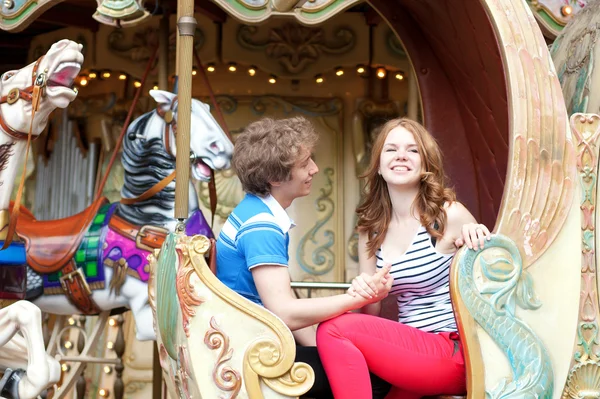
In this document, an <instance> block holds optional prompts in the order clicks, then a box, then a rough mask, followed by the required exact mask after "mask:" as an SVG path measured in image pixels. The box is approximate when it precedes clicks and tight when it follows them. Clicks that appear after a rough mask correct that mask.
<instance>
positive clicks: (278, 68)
mask: <svg viewBox="0 0 600 399" xmlns="http://www.w3.org/2000/svg"><path fill="white" fill-rule="evenodd" d="M368 37H369V32H368V26H367V25H366V24H365V23H364V18H363V17H362V16H361V15H355V14H344V15H343V16H340V17H339V18H335V19H333V20H331V21H328V23H327V24H324V25H321V26H319V27H308V26H304V25H300V24H299V23H297V22H293V21H289V20H281V19H278V20H270V21H267V22H266V23H264V24H262V25H260V26H248V25H243V24H240V23H239V22H237V21H235V20H231V19H229V20H228V21H227V22H226V23H225V24H224V25H223V42H224V43H228V45H227V46H223V49H222V52H223V61H225V62H240V61H241V60H244V62H250V63H252V64H254V65H256V66H258V67H259V68H260V69H261V70H264V71H267V72H268V73H272V74H275V75H277V76H280V77H293V78H294V79H302V78H311V79H312V78H313V76H314V75H315V74H317V73H321V72H323V71H324V70H327V69H333V68H335V67H336V66H352V67H354V66H355V65H356V64H361V63H362V64H364V63H367V62H368V59H369V54H368V48H369V44H368Z"/></svg>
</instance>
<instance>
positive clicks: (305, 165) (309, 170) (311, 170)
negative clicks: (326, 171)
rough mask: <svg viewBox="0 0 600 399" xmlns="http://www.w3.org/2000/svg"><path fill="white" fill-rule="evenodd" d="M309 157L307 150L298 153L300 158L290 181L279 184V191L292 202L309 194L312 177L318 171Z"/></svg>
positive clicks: (309, 153) (293, 169)
mask: <svg viewBox="0 0 600 399" xmlns="http://www.w3.org/2000/svg"><path fill="white" fill-rule="evenodd" d="M311 155H312V154H311V152H310V151H309V150H307V149H303V150H302V151H300V156H299V157H298V160H297V161H296V163H295V164H294V166H293V168H292V173H291V177H290V180H288V181H285V182H281V183H280V189H281V190H282V191H283V192H285V193H286V196H287V197H289V198H291V199H292V200H293V199H296V198H299V197H304V196H307V195H308V194H310V188H311V187H312V179H313V176H314V175H315V174H316V173H317V172H318V171H319V168H318V167H317V164H316V163H315V161H313V159H312V156H311Z"/></svg>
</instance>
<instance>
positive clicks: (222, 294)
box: [148, 234, 314, 399]
mask: <svg viewBox="0 0 600 399" xmlns="http://www.w3.org/2000/svg"><path fill="white" fill-rule="evenodd" d="M210 247H211V243H210V241H209V240H208V239H207V238H206V237H204V236H200V235H198V236H193V237H188V236H185V235H176V234H170V235H169V236H168V237H167V239H166V240H165V243H164V244H163V247H162V249H161V250H160V253H159V251H158V250H157V251H156V253H155V255H154V256H150V264H151V266H152V268H151V274H150V280H149V282H148V283H149V285H148V289H149V301H150V306H151V307H152V310H153V313H154V321H155V323H154V327H155V331H156V335H157V345H158V352H159V357H160V363H161V367H162V370H163V376H164V379H165V381H166V384H167V387H168V389H169V392H170V394H171V397H174V398H181V397H194V398H218V397H222V396H224V395H226V396H227V397H237V398H265V399H270V398H297V397H300V396H302V395H303V394H304V393H306V392H307V391H308V390H309V389H310V387H311V386H312V384H313V383H314V372H313V370H312V368H311V367H310V366H309V365H307V364H304V363H295V362H294V358H295V352H296V346H295V342H294V337H293V336H292V333H291V331H290V330H289V329H288V328H287V326H286V325H285V324H284V323H283V322H282V321H281V320H280V319H279V318H278V317H277V316H275V315H274V314H272V313H271V312H269V311H268V310H267V309H265V308H263V307H261V306H258V305H256V304H255V303H252V302H251V301H248V300H247V299H245V298H243V297H241V296H240V295H238V294H237V293H235V292H233V291H232V290H230V289H229V288H227V287H226V286H225V285H224V284H222V283H221V282H220V281H219V280H218V279H217V277H216V276H215V275H214V273H213V272H212V271H211V270H210V268H209V267H208V265H207V263H206V261H205V258H204V257H205V254H206V253H207V252H208V251H209V249H210ZM213 259H214V258H213Z"/></svg>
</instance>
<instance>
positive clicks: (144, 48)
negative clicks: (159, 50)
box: [29, 14, 218, 79]
mask: <svg viewBox="0 0 600 399" xmlns="http://www.w3.org/2000/svg"><path fill="white" fill-rule="evenodd" d="M160 18H161V17H160V16H156V17H151V18H149V19H148V22H147V23H146V24H144V25H143V26H136V27H134V28H130V29H119V28H114V27H112V26H107V25H99V27H98V30H97V32H96V34H95V40H94V39H93V38H94V33H93V32H91V31H90V30H88V29H75V28H68V29H60V30H56V31H53V32H49V33H46V34H44V35H40V36H37V37H35V38H34V39H33V40H32V41H31V51H30V57H29V59H30V60H34V59H36V57H37V56H38V55H39V54H42V53H43V51H44V49H48V48H49V47H50V46H51V45H52V43H54V42H56V41H57V40H59V39H63V38H69V39H71V40H75V41H77V42H79V43H82V44H83V45H84V55H85V56H86V57H85V63H84V69H97V70H112V71H115V72H116V71H119V72H124V73H126V74H129V75H131V76H134V77H137V78H139V77H141V76H142V74H143V72H144V68H145V66H146V63H147V62H148V60H149V59H150V56H151V55H152V52H153V51H154V49H155V48H156V46H157V45H158V26H159V23H160ZM196 19H197V20H198V26H197V28H196V37H195V40H194V42H195V46H196V50H197V51H198V55H199V56H200V58H201V59H202V62H203V63H208V62H215V61H216V60H217V54H218V51H217V45H218V42H217V40H214V38H216V37H218V26H217V25H216V24H214V23H213V22H212V20H211V19H209V18H208V17H207V16H204V15H200V14H198V15H196ZM176 29H177V27H176V16H175V15H173V16H171V18H170V35H169V70H170V71H171V74H174V73H175V42H176ZM156 74H157V66H155V67H154V68H153V69H152V70H151V72H150V79H153V77H154V76H156Z"/></svg>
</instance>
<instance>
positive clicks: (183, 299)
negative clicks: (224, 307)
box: [177, 245, 204, 338]
mask: <svg viewBox="0 0 600 399" xmlns="http://www.w3.org/2000/svg"><path fill="white" fill-rule="evenodd" d="M182 247H183V245H182V246H180V245H178V246H177V255H178V257H179V265H180V266H179V269H178V270H177V296H178V297H179V306H180V308H181V317H182V319H183V320H182V322H183V330H184V331H185V335H186V337H188V338H189V337H190V320H191V319H192V317H194V316H195V315H196V310H195V309H194V306H199V305H201V304H202V303H204V299H203V298H201V297H200V296H199V295H198V294H197V293H196V290H195V289H194V286H193V285H192V284H191V283H190V278H191V277H192V275H193V274H194V273H195V271H194V267H193V266H192V264H191V262H190V259H189V255H188V254H187V251H185V252H184V249H183V248H182Z"/></svg>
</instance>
